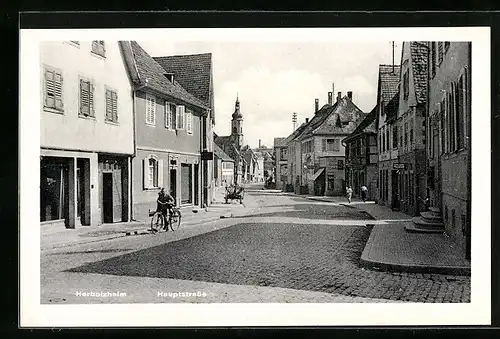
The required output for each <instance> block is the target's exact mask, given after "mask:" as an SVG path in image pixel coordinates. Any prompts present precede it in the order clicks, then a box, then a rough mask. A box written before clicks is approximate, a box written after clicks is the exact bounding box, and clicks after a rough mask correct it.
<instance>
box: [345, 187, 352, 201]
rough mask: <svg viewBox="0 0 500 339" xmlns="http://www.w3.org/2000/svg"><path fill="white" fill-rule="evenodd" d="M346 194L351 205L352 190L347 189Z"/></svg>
mask: <svg viewBox="0 0 500 339" xmlns="http://www.w3.org/2000/svg"><path fill="white" fill-rule="evenodd" d="M346 193H347V200H348V201H349V203H351V199H352V188H351V187H349V186H347V189H346Z"/></svg>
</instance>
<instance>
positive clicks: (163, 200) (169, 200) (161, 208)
mask: <svg viewBox="0 0 500 339" xmlns="http://www.w3.org/2000/svg"><path fill="white" fill-rule="evenodd" d="M174 205H175V199H174V198H173V197H172V196H171V195H170V194H168V193H167V192H165V189H164V188H162V189H161V190H160V192H159V193H158V199H157V200H156V212H161V214H162V215H163V221H164V223H163V224H164V227H165V229H166V230H167V231H168V227H167V215H168V213H172V207H173V206H174Z"/></svg>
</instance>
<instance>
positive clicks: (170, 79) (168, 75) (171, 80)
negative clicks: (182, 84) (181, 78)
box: [163, 73, 174, 83]
mask: <svg viewBox="0 0 500 339" xmlns="http://www.w3.org/2000/svg"><path fill="white" fill-rule="evenodd" d="M163 75H165V78H167V79H168V81H170V82H171V83H174V74H173V73H163Z"/></svg>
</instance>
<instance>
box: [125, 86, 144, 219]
mask: <svg viewBox="0 0 500 339" xmlns="http://www.w3.org/2000/svg"><path fill="white" fill-rule="evenodd" d="M147 86H148V80H147V79H146V82H145V83H143V84H140V85H139V86H137V87H135V88H132V130H133V141H134V153H133V155H132V157H131V159H130V173H129V176H130V178H131V180H130V182H131V185H130V187H129V192H130V193H129V197H130V220H131V221H137V220H135V215H134V195H133V189H132V186H133V185H134V181H133V179H132V178H133V171H134V169H133V167H134V166H133V165H132V162H133V160H134V158H135V157H136V156H137V134H136V131H137V129H136V114H137V109H136V103H137V96H136V92H137V91H139V90H141V89H143V88H145V87H147Z"/></svg>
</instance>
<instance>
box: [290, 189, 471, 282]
mask: <svg viewBox="0 0 500 339" xmlns="http://www.w3.org/2000/svg"><path fill="white" fill-rule="evenodd" d="M290 195H294V196H299V197H304V198H306V199H310V200H315V201H325V202H331V203H336V204H339V205H343V206H347V207H351V208H356V209H359V210H362V211H364V212H367V213H368V214H370V215H371V216H372V217H374V218H375V219H376V220H381V221H382V220H383V221H385V222H384V223H374V224H373V228H372V231H371V234H370V237H369V239H368V241H367V242H366V245H365V248H364V250H363V253H362V255H361V264H362V265H363V266H365V267H367V268H371V269H380V270H389V271H399V272H413V273H437V274H451V275H464V276H470V261H468V260H466V259H465V254H464V253H463V251H462V249H461V248H460V247H459V246H458V245H457V244H456V243H454V242H453V240H451V239H450V238H449V237H447V236H446V235H444V234H439V233H429V234H428V233H425V234H424V233H409V232H406V231H405V229H404V226H405V224H406V223H411V216H409V215H407V214H404V213H402V212H398V211H393V210H391V209H390V208H387V207H385V206H380V205H378V204H375V203H374V202H373V201H367V202H363V201H361V200H359V199H353V200H352V201H351V203H348V202H347V199H346V198H345V197H319V196H307V195H305V196H304V195H295V194H293V193H292V194H290Z"/></svg>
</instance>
